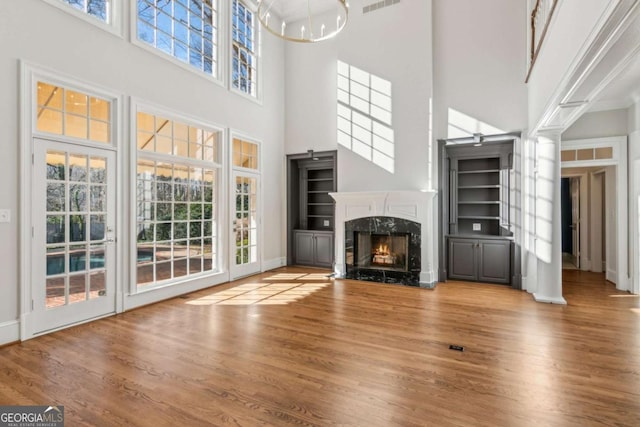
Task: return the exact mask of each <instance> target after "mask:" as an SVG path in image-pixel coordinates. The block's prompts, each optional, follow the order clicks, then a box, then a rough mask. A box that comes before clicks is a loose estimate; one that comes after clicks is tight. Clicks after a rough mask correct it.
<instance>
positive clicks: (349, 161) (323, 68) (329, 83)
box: [285, 0, 432, 191]
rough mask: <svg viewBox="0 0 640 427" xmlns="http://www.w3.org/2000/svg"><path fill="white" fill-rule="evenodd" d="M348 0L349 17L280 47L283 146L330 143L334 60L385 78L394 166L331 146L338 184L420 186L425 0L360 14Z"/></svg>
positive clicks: (424, 179)
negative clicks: (331, 36) (337, 26)
mask: <svg viewBox="0 0 640 427" xmlns="http://www.w3.org/2000/svg"><path fill="white" fill-rule="evenodd" d="M369 3H371V2H370V1H368V0H353V1H350V2H349V5H350V12H349V22H348V24H347V26H346V29H345V30H344V31H343V32H342V33H341V34H339V35H338V37H337V38H336V39H335V40H334V41H331V42H328V43H319V44H316V45H306V44H305V45H298V44H295V43H289V44H287V46H286V68H285V73H286V80H287V83H286V123H287V125H286V144H285V146H286V152H287V153H299V152H305V151H307V150H309V149H314V150H336V149H338V144H337V124H336V123H337V117H336V114H337V84H336V82H337V75H336V73H337V61H338V60H340V61H342V62H345V63H347V64H350V65H353V66H355V67H358V68H360V69H362V70H364V71H366V72H369V73H371V74H374V75H376V76H379V77H381V78H383V79H386V80H388V81H390V82H391V84H392V97H393V100H392V110H393V111H392V114H393V118H392V121H393V126H392V127H393V129H394V132H395V172H394V173H393V174H391V173H389V172H387V171H386V170H384V169H382V168H381V167H379V166H376V165H375V164H373V163H371V162H369V161H368V160H366V159H364V158H362V157H360V156H359V155H357V154H354V153H353V152H351V151H349V150H348V149H346V148H344V147H342V146H340V148H339V150H338V191H369V190H420V189H423V188H427V186H428V176H429V166H428V164H429V160H430V159H429V150H428V148H429V141H428V139H429V99H430V98H431V87H432V83H431V81H432V73H431V68H432V66H431V1H430V0H420V1H401V2H400V3H397V4H394V5H392V6H388V7H385V8H382V9H380V10H376V11H373V12H370V13H366V14H363V13H362V8H363V6H365V5H368V4H369Z"/></svg>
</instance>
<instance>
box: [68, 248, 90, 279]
mask: <svg viewBox="0 0 640 427" xmlns="http://www.w3.org/2000/svg"><path fill="white" fill-rule="evenodd" d="M86 269H87V247H86V246H85V245H74V246H70V247H69V271H70V272H72V273H73V272H76V271H84V270H86Z"/></svg>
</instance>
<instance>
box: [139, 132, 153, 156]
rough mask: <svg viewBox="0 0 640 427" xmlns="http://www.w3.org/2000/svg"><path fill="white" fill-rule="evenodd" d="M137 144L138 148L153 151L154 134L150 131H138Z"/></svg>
mask: <svg viewBox="0 0 640 427" xmlns="http://www.w3.org/2000/svg"><path fill="white" fill-rule="evenodd" d="M137 145H138V150H146V151H154V150H155V149H156V146H155V136H154V135H153V134H152V133H148V132H142V131H138V138H137Z"/></svg>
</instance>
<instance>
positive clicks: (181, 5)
mask: <svg viewBox="0 0 640 427" xmlns="http://www.w3.org/2000/svg"><path fill="white" fill-rule="evenodd" d="M137 2H138V7H137V9H138V18H137V20H138V21H137V22H138V28H137V32H138V40H140V41H142V42H144V43H147V44H149V45H151V46H153V47H155V48H157V49H159V50H161V51H162V52H164V53H166V54H168V55H171V56H173V57H175V58H177V59H178V60H180V61H181V62H184V63H186V64H189V65H191V66H192V67H195V68H197V69H198V70H200V71H203V72H204V73H206V74H209V75H212V76H213V77H216V78H217V77H218V65H217V63H218V46H217V45H218V34H217V32H218V29H217V24H218V12H217V0H137Z"/></svg>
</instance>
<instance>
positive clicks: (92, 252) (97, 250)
mask: <svg viewBox="0 0 640 427" xmlns="http://www.w3.org/2000/svg"><path fill="white" fill-rule="evenodd" d="M105 254H106V248H105V246H104V245H91V246H90V247H89V269H90V270H97V269H103V268H105V267H106V264H107V263H106V259H105Z"/></svg>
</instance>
